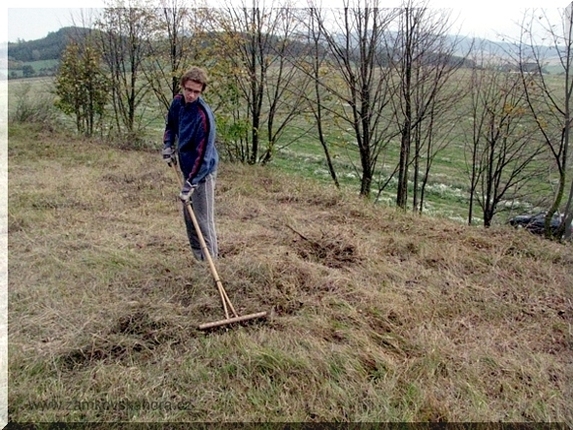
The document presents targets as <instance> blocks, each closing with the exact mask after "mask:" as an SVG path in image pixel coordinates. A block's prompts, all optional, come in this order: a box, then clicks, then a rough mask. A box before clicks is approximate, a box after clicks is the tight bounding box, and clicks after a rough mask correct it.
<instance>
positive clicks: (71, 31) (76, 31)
mask: <svg viewBox="0 0 573 430" xmlns="http://www.w3.org/2000/svg"><path fill="white" fill-rule="evenodd" d="M91 31H92V30H91V29H89V28H83V27H64V28H61V29H59V30H58V31H56V32H51V33H48V35H47V36H46V37H44V38H43V39H38V40H30V41H26V42H16V43H12V42H9V43H8V60H9V61H20V62H31V61H42V60H59V59H60V57H61V55H62V53H63V51H64V49H65V48H66V45H67V44H68V42H69V41H70V39H72V38H74V39H77V38H78V37H83V36H85V35H86V34H88V33H89V32H91Z"/></svg>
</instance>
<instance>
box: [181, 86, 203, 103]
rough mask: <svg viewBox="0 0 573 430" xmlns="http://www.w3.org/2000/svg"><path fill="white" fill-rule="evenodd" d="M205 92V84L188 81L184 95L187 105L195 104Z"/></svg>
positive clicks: (184, 87) (184, 88)
mask: <svg viewBox="0 0 573 430" xmlns="http://www.w3.org/2000/svg"><path fill="white" fill-rule="evenodd" d="M202 90H203V84H200V83H199V82H194V81H187V82H186V83H185V85H184V86H183V94H184V96H185V102H186V103H193V102H194V101H196V100H197V99H198V98H199V96H200V95H201V91H202Z"/></svg>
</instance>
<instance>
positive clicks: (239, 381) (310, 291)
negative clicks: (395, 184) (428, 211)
mask: <svg viewBox="0 0 573 430" xmlns="http://www.w3.org/2000/svg"><path fill="white" fill-rule="evenodd" d="M9 137H10V140H9V207H8V211H9V218H8V221H9V304H10V308H9V352H10V356H9V371H10V373H9V383H10V390H9V417H10V419H11V420H13V421H34V422H36V421H54V420H61V421H148V422H156V421H234V422H245V421H248V422H253V421H287V422H297V421H369V422H377V421H455V422H460V421H488V422H493V421H508V422H509V421H511V422H515V421H532V422H547V421H552V422H562V423H566V424H567V425H569V426H571V425H573V387H572V382H571V381H573V333H572V324H573V303H572V297H573V294H572V293H573V254H572V249H571V246H568V245H561V244H556V243H551V242H548V241H545V240H542V239H540V238H537V237H533V236H531V235H529V234H527V233H526V232H520V231H512V230H509V229H505V228H498V229H491V230H489V231H484V230H482V229H480V228H468V227H465V226H461V225H458V224H455V223H453V222H448V221H439V222H437V220H435V219H430V218H419V217H416V216H413V215H409V214H403V213H399V212H396V211H394V210H391V209H382V208H375V207H372V206H371V205H370V204H368V203H365V202H363V201H360V200H359V199H358V198H357V197H354V196H352V195H349V194H345V193H339V192H337V191H335V190H333V189H330V188H325V187H321V186H317V185H316V184H314V183H312V182H305V181H302V180H299V179H297V178H292V177H287V176H282V175H280V174H278V173H277V172H275V171H273V170H272V169H264V168H259V167H252V166H250V167H246V166H236V165H228V164H223V165H222V166H221V169H220V172H219V179H218V185H217V186H218V188H217V222H218V229H219V240H220V250H221V258H220V259H219V260H218V261H217V263H216V264H217V268H218V270H219V274H220V276H221V279H222V280H223V283H224V285H225V287H226V289H227V291H228V293H229V296H230V297H231V300H232V301H233V303H234V305H235V307H236V308H237V311H238V312H239V313H240V314H245V313H251V312H258V311H262V310H267V311H270V317H269V318H268V319H267V320H266V321H264V322H253V323H251V324H247V325H245V326H237V327H234V328H232V329H229V330H225V329H220V330H216V331H212V332H208V333H204V332H200V331H198V330H197V326H198V324H201V323H204V322H209V321H215V320H219V319H221V318H222V317H223V314H222V309H221V304H220V301H219V298H218V295H217V292H216V289H215V287H214V285H213V282H212V280H211V277H210V275H209V272H208V269H207V267H206V266H204V265H201V264H199V263H196V262H194V261H193V259H192V257H191V253H190V251H189V248H188V244H187V242H186V237H185V234H184V230H183V221H182V217H181V215H180V207H179V204H178V202H177V198H176V195H177V183H176V180H175V178H174V177H173V174H172V172H170V171H169V170H168V169H167V168H166V167H164V166H163V164H162V162H161V161H160V160H159V158H158V156H157V154H150V153H144V152H125V151H119V150H114V149H111V148H108V147H104V146H98V145H97V144H90V143H83V142H79V141H74V140H73V139H67V138H65V137H62V136H58V135H41V134H38V135H33V134H32V135H30V134H26V133H22V132H21V131H20V130H18V129H11V130H10V136H9Z"/></svg>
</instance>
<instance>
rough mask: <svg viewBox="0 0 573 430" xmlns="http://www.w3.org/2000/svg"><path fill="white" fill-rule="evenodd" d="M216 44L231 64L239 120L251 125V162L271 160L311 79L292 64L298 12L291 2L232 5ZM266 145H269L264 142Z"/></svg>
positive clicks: (257, 0) (219, 21)
mask: <svg viewBox="0 0 573 430" xmlns="http://www.w3.org/2000/svg"><path fill="white" fill-rule="evenodd" d="M219 12H220V13H219V14H218V19H217V22H216V27H217V28H218V30H219V31H218V32H217V33H216V36H217V38H216V40H215V43H216V46H217V53H218V55H219V61H221V62H224V63H226V64H227V66H226V69H227V70H229V72H230V73H229V81H228V84H227V89H232V90H233V91H232V93H233V99H234V100H237V97H238V98H239V99H240V102H238V103H236V104H235V118H236V119H237V120H238V121H239V122H241V123H243V124H244V123H248V125H249V127H248V128H249V134H248V136H246V139H245V140H244V141H243V143H244V144H245V145H246V146H247V148H245V150H241V151H240V152H239V153H242V154H245V155H246V157H247V159H246V160H244V161H248V162H249V163H253V164H254V163H259V162H261V163H267V162H269V161H270V160H271V159H272V157H273V155H274V153H275V151H276V150H277V142H278V141H279V140H280V138H281V136H282V135H283V133H284V131H285V129H286V127H287V125H289V124H292V123H293V121H294V119H295V118H296V117H297V114H299V113H300V109H301V104H302V103H301V101H302V98H303V95H304V93H305V88H306V86H307V85H308V81H307V80H305V79H303V78H302V77H301V76H300V74H299V73H297V70H296V69H295V68H294V67H292V66H291V63H290V62H289V61H288V57H289V56H292V55H295V54H296V53H294V52H292V50H291V48H292V42H291V41H292V39H293V38H294V36H295V35H296V34H297V30H296V25H297V23H298V22H299V20H297V19H295V14H296V13H297V10H296V9H294V8H291V7H289V5H288V4H281V5H276V4H265V3H264V2H263V1H262V0H252V3H251V4H250V5H247V4H246V3H242V4H241V6H240V7H234V6H230V5H229V6H228V7H226V8H224V9H222V10H220V11H219ZM263 145H264V146H263Z"/></svg>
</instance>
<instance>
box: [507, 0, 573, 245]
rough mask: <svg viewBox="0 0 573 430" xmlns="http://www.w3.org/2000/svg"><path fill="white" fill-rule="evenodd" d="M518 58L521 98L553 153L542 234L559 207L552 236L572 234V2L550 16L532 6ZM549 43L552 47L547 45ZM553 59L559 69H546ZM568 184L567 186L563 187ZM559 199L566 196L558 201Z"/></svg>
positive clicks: (522, 27) (521, 37) (527, 17)
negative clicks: (560, 214)
mask: <svg viewBox="0 0 573 430" xmlns="http://www.w3.org/2000/svg"><path fill="white" fill-rule="evenodd" d="M521 29H522V31H521V36H520V40H519V44H518V47H517V48H518V50H517V59H518V61H519V72H520V76H521V80H522V84H523V89H524V91H525V97H526V102H527V105H528V107H529V110H530V112H531V114H532V115H533V118H534V120H535V124H536V126H537V128H538V130H539V132H540V133H541V135H542V138H543V141H544V143H545V145H546V147H547V149H548V150H549V152H550V153H551V154H552V157H553V161H554V166H555V170H556V171H555V173H556V176H557V183H558V185H557V189H556V190H555V194H554V198H553V202H552V204H551V206H550V208H549V210H548V211H547V215H546V217H545V234H546V236H547V237H550V236H551V235H552V232H551V229H550V222H551V218H552V216H553V214H555V213H556V212H558V211H559V210H560V209H561V208H563V212H564V213H565V216H564V217H563V221H562V223H561V225H560V227H559V229H558V230H557V231H556V232H555V233H554V236H555V237H557V238H560V237H561V236H562V235H563V234H565V236H566V237H570V236H571V231H570V228H571V220H572V219H573V207H572V200H573V181H572V180H571V178H570V177H569V175H571V167H570V165H569V163H570V160H569V158H570V156H569V149H570V148H569V142H570V135H571V120H572V113H571V107H572V105H571V103H572V100H573V99H572V97H573V3H572V4H570V5H569V6H568V7H567V8H566V9H562V10H560V16H559V17H558V18H553V17H551V16H550V15H549V12H548V11H547V10H531V11H529V14H528V13H526V14H525V15H524V18H523V21H522V26H521ZM548 43H549V44H550V45H551V49H550V50H548V49H547V45H548ZM550 56H551V57H553V58H554V59H556V60H557V61H556V65H557V66H559V67H560V68H561V71H560V73H559V74H558V75H557V76H555V75H550V74H548V73H547V71H546V67H547V65H548V64H549V57H550ZM567 188H569V190H567ZM564 198H565V199H566V202H565V204H563V200H564Z"/></svg>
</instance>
